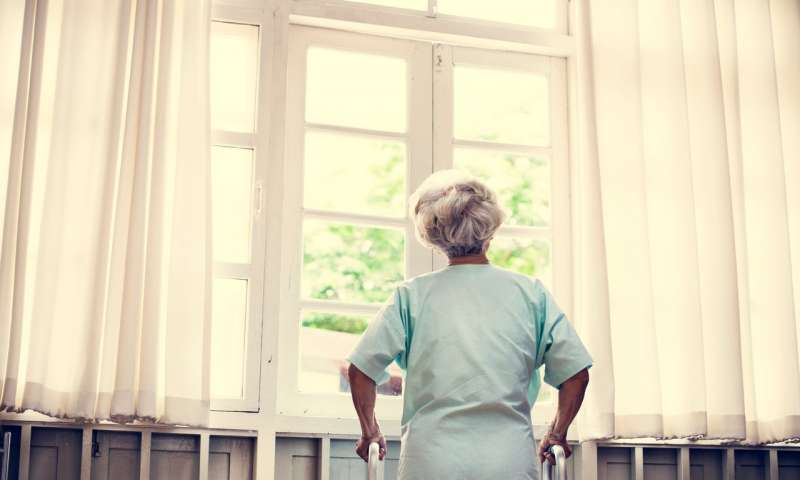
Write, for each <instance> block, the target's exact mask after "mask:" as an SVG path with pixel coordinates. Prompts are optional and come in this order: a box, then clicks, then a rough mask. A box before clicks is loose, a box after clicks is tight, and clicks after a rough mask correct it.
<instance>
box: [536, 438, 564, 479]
mask: <svg viewBox="0 0 800 480" xmlns="http://www.w3.org/2000/svg"><path fill="white" fill-rule="evenodd" d="M550 453H552V454H553V456H554V457H555V458H556V464H555V465H550V462H548V461H547V459H545V460H544V461H543V462H542V480H567V456H566V455H565V454H564V448H563V447H561V445H551V446H550ZM554 471H555V472H554Z"/></svg>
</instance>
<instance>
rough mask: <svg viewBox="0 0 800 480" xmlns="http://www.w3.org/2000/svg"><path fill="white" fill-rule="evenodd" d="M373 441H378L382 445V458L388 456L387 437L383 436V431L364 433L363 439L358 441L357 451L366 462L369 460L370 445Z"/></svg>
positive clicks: (380, 450)
mask: <svg viewBox="0 0 800 480" xmlns="http://www.w3.org/2000/svg"><path fill="white" fill-rule="evenodd" d="M372 442H377V443H378V446H379V447H380V449H379V452H380V455H379V457H380V459H381V460H383V457H385V456H386V439H385V438H383V434H382V433H381V431H380V430H377V433H375V434H372V435H362V436H361V439H359V440H358V442H356V453H357V454H358V456H359V457H361V458H363V459H364V461H365V462H368V461H369V445H370V444H371V443H372Z"/></svg>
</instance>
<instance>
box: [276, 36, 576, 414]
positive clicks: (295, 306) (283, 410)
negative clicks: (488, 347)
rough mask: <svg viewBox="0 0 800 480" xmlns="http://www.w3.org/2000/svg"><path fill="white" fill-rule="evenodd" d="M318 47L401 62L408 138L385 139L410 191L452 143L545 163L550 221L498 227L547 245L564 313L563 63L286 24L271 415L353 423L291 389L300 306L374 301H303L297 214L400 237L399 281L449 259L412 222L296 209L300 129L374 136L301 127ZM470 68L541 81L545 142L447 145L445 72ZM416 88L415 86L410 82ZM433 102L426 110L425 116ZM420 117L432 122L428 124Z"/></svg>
mask: <svg viewBox="0 0 800 480" xmlns="http://www.w3.org/2000/svg"><path fill="white" fill-rule="evenodd" d="M312 45H314V46H323V47H329V48H337V49H343V50H350V51H356V52H363V53H374V54H384V55H390V56H395V57H401V58H406V59H407V61H408V75H409V76H410V78H409V99H408V100H409V110H408V119H409V130H408V136H405V135H403V134H395V133H388V132H387V133H385V134H384V135H383V136H385V137H390V138H398V137H402V138H406V139H407V141H408V151H409V161H408V162H407V168H408V170H407V175H408V182H407V192H406V193H407V194H410V193H411V191H413V190H414V188H416V186H417V185H419V183H420V182H421V181H422V180H423V179H424V178H425V177H426V176H427V175H428V174H429V173H431V172H432V171H434V170H439V169H444V168H451V167H452V151H453V147H454V146H461V145H463V146H469V147H478V148H489V149H492V150H497V151H511V152H519V153H524V154H540V155H544V156H546V157H547V158H548V159H549V160H550V163H551V167H550V172H551V186H552V187H551V217H552V219H551V225H550V226H548V227H519V226H508V227H503V228H502V229H501V231H500V232H499V233H500V234H501V235H509V236H513V237H516V238H540V239H545V240H547V241H549V242H550V246H551V265H552V268H551V271H552V281H553V293H554V294H555V295H556V296H557V297H558V298H559V302H560V304H561V305H562V306H563V308H564V309H565V310H567V311H569V310H570V307H571V289H570V272H571V265H572V264H571V245H570V240H569V235H570V206H569V165H568V161H569V156H568V149H567V142H568V135H567V110H566V109H567V106H568V103H567V96H566V92H567V88H566V87H567V86H566V64H565V61H564V59H561V58H553V57H543V56H538V55H532V54H522V53H511V52H499V51H490V50H479V49H473V48H464V47H453V46H449V45H441V44H436V45H433V44H430V43H427V42H418V41H409V40H398V39H389V38H380V37H371V36H365V35H363V34H354V33H345V32H338V31H333V30H328V29H320V28H311V27H297V26H294V27H291V28H290V40H289V69H288V76H287V85H288V92H287V122H286V128H287V130H286V156H285V172H286V176H285V178H284V180H285V181H284V188H285V193H284V207H285V208H284V223H283V225H284V229H283V231H284V236H283V240H282V244H283V245H284V250H283V252H282V258H283V259H284V264H283V267H282V270H281V275H280V278H281V281H282V282H283V287H282V289H281V299H282V303H281V315H280V329H279V331H280V333H279V350H278V359H279V365H278V385H279V386H280V388H279V389H278V392H277V394H278V415H280V416H290V417H301V416H312V417H328V418H354V417H355V414H354V412H353V409H352V403H351V400H350V398H349V396H348V395H346V394H342V393H330V394H328V393H301V392H299V391H298V383H299V375H300V370H299V364H298V361H299V358H300V354H301V352H300V333H299V325H300V314H299V312H300V310H301V308H303V307H305V308H313V309H318V310H325V311H333V312H337V313H343V314H348V313H350V314H362V315H364V314H366V315H373V314H374V313H375V312H377V310H378V308H379V305H345V304H340V303H333V302H326V301H309V300H300V275H301V269H302V243H303V239H302V232H301V229H302V221H303V218H321V219H336V220H343V221H351V222H354V223H358V224H372V225H385V226H394V227H401V228H404V229H405V231H406V245H405V250H406V258H407V265H406V277H413V276H416V275H419V274H421V273H426V272H429V271H431V270H434V269H438V268H441V267H443V266H444V265H445V264H446V259H445V258H444V256H442V255H433V257H432V252H431V251H430V250H426V249H425V248H424V247H422V246H421V245H419V244H418V242H417V241H416V240H415V239H414V234H413V228H414V227H413V224H412V223H411V221H410V220H409V219H408V218H405V219H398V220H387V219H385V218H380V217H372V216H367V215H355V214H354V215H346V214H339V213H336V214H331V213H329V212H323V211H316V210H308V209H305V210H304V209H303V206H302V201H303V193H302V192H303V170H302V163H303V162H302V159H303V148H304V144H305V141H304V138H305V132H306V131H307V129H313V130H327V131H336V132H345V133H352V134H357V135H365V134H366V135H371V133H369V132H365V131H364V130H361V129H356V128H346V127H324V126H320V125H312V124H308V123H306V122H305V118H304V115H305V68H306V52H307V49H308V48H309V46H312ZM455 63H458V64H469V65H478V66H484V67H491V68H495V69H500V70H509V69H511V70H516V71H523V72H533V73H537V74H541V75H544V76H546V77H548V79H549V80H550V82H549V92H550V112H549V113H550V123H551V125H550V131H551V144H550V146H547V147H527V146H519V145H508V144H492V143H490V142H474V141H470V142H466V141H455V140H454V139H453V133H452V131H453V128H452V125H453V109H452V92H453V84H452V72H453V65H454V64H455ZM412 82H413V83H412ZM431 104H432V105H433V109H432V110H431ZM425 119H430V122H429V121H426V120H425ZM377 409H378V414H379V415H380V416H381V417H382V418H385V419H389V420H399V418H400V416H401V412H402V400H401V399H399V398H391V397H381V399H380V401H379V402H378V405H377ZM553 411H554V408H553V404H552V402H544V403H541V404H539V405H538V406H537V417H540V418H546V417H545V416H546V415H549V414H551V413H552V412H553Z"/></svg>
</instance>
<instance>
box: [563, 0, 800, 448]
mask: <svg viewBox="0 0 800 480" xmlns="http://www.w3.org/2000/svg"><path fill="white" fill-rule="evenodd" d="M576 7H577V11H576V14H577V22H576V26H577V32H576V36H577V39H578V61H577V64H576V67H577V74H578V81H579V85H578V91H579V96H580V101H579V102H578V103H579V112H578V116H579V118H578V130H579V131H578V138H579V143H580V145H579V146H580V161H579V166H578V169H577V176H578V182H579V187H580V190H579V192H578V194H577V201H576V204H577V205H576V222H577V225H578V228H577V230H578V231H579V232H580V235H581V236H583V237H585V238H583V239H582V240H581V239H579V240H578V256H579V258H578V262H577V263H578V267H577V269H578V270H577V271H576V280H577V286H576V287H577V288H576V292H577V295H578V298H577V302H576V304H577V305H579V306H580V307H579V311H578V315H577V316H578V328H579V330H580V331H581V332H582V334H583V336H584V337H586V338H587V342H588V343H589V347H590V349H591V351H592V353H593V355H594V356H595V358H596V360H597V362H596V364H595V367H593V372H592V374H593V380H592V382H591V386H590V391H589V392H588V393H587V398H586V407H585V410H586V411H585V412H583V413H582V415H581V418H580V420H579V426H580V427H579V429H580V434H581V437H582V438H584V439H599V438H610V437H627V438H631V437H657V438H680V437H692V438H720V439H740V440H746V441H747V442H754V443H767V442H776V441H783V440H795V439H798V438H800V422H799V421H798V418H800V417H798V415H800V353H799V352H800V350H799V349H798V337H799V336H800V315H798V313H800V297H798V290H799V289H800V227H799V226H798V224H800V221H799V220H798V219H799V218H800V193H798V191H797V189H798V187H799V186H800V140H798V139H800V56H798V55H797V45H800V4H798V3H797V2H794V1H792V0H772V1H771V2H766V1H760V2H756V1H752V0H701V1H695V0H613V1H609V2H587V1H581V2H577V5H576Z"/></svg>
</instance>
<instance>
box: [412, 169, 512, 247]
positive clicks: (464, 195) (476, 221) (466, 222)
mask: <svg viewBox="0 0 800 480" xmlns="http://www.w3.org/2000/svg"><path fill="white" fill-rule="evenodd" d="M409 215H410V216H411V218H412V219H413V220H414V225H415V226H416V237H417V239H418V240H419V241H420V242H421V243H422V244H423V245H426V246H429V247H433V248H436V249H438V250H440V251H442V252H443V253H444V254H445V255H447V256H448V257H461V256H464V255H475V254H479V253H481V252H482V251H483V247H484V243H485V242H486V241H487V240H489V239H491V238H492V236H493V235H494V233H495V232H496V231H497V229H498V228H499V227H500V225H501V224H502V223H503V220H504V219H505V217H506V215H505V213H504V212H503V210H501V209H500V207H499V206H498V204H497V195H495V193H494V192H493V191H492V190H491V189H489V187H487V186H486V185H485V184H484V183H483V182H481V181H480V180H478V179H476V178H474V177H470V176H468V175H466V174H465V173H463V172H460V171H458V170H441V171H439V172H436V173H434V174H433V175H431V176H429V177H428V178H426V179H425V181H424V182H422V184H421V185H420V186H419V188H417V190H416V191H415V192H414V193H413V194H412V195H411V197H410V199H409Z"/></svg>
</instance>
